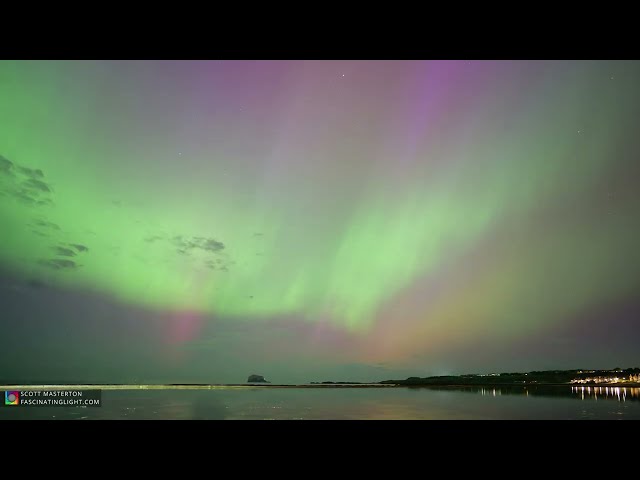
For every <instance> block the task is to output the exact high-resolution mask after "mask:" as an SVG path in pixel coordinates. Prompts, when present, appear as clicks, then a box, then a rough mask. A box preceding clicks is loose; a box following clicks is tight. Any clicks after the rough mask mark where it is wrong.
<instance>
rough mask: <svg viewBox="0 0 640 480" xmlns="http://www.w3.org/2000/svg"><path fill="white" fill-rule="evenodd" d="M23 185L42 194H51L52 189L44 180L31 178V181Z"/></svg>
mask: <svg viewBox="0 0 640 480" xmlns="http://www.w3.org/2000/svg"><path fill="white" fill-rule="evenodd" d="M23 185H25V186H27V187H28V188H30V189H35V190H40V191H41V192H46V193H50V192H51V188H49V185H47V184H46V183H45V182H43V181H42V180H37V179H35V178H30V179H29V180H27V181H25V182H23Z"/></svg>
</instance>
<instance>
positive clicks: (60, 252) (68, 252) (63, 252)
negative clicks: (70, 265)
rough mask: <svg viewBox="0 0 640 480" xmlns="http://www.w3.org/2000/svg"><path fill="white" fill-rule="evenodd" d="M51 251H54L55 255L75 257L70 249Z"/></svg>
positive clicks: (74, 253)
mask: <svg viewBox="0 0 640 480" xmlns="http://www.w3.org/2000/svg"><path fill="white" fill-rule="evenodd" d="M53 249H54V250H55V252H56V254H58V255H62V256H63V257H75V256H76V252H74V251H73V250H71V249H70V248H64V247H53Z"/></svg>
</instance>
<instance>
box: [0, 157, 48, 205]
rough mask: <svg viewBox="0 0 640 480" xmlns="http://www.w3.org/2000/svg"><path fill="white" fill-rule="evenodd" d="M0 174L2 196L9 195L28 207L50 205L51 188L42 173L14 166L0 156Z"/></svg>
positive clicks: (38, 170) (37, 170)
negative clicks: (1, 175)
mask: <svg viewBox="0 0 640 480" xmlns="http://www.w3.org/2000/svg"><path fill="white" fill-rule="evenodd" d="M0 173H3V174H4V175H3V178H4V180H3V182H2V184H0V190H2V193H3V195H9V196H12V197H13V198H15V199H16V200H17V201H19V202H21V203H24V204H25V205H29V206H46V205H52V204H53V201H52V199H51V198H50V196H51V191H52V189H51V186H50V185H49V184H48V183H46V182H45V181H44V180H43V179H44V172H43V171H42V170H40V169H32V168H28V167H24V166H20V165H18V164H14V163H13V162H11V161H10V160H8V159H7V158H5V157H3V156H1V155H0Z"/></svg>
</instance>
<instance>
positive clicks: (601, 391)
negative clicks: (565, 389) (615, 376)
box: [571, 387, 640, 402]
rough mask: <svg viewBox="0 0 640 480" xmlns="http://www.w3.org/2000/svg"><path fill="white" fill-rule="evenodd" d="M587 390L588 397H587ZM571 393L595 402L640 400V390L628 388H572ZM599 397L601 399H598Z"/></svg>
mask: <svg viewBox="0 0 640 480" xmlns="http://www.w3.org/2000/svg"><path fill="white" fill-rule="evenodd" d="M585 390H586V395H585ZM571 392H572V393H573V394H574V395H575V396H579V397H580V398H581V399H582V400H584V399H585V398H587V399H589V398H593V399H594V400H598V398H600V399H603V398H604V399H608V398H610V399H612V400H616V399H617V400H618V401H619V402H626V401H627V399H629V400H640V388H627V387H593V388H591V387H571ZM598 396H599V397H598Z"/></svg>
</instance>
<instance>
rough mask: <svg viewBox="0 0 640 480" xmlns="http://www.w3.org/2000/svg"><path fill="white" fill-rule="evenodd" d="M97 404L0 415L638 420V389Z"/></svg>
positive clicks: (301, 393)
mask: <svg viewBox="0 0 640 480" xmlns="http://www.w3.org/2000/svg"><path fill="white" fill-rule="evenodd" d="M103 402H104V406H103V407H101V408H82V407H80V408H56V407H45V408H26V407H25V408H12V407H5V408H0V420H7V419H55V420H60V419H69V420H102V419H122V420H129V419H131V420H147V419H176V420H181V419H184V420H186V419H190V420H199V419H206V420H222V419H231V420H241V419H242V420H244V419H264V420H267V419H279V420H293V419H304V420H323V419H345V420H348V419H351V420H356V419H357V420H365V419H368V420H374V419H376V420H377V419H379V420H382V419H393V420H402V419H425V420H427V419H443V420H444V419H448V420H452V419H623V418H624V419H640V388H629V387H626V388H625V387H596V386H584V387H583V386H570V385H566V386H529V385H527V386H495V387H494V386H484V387H481V386H464V387H442V386H438V387H399V388H389V387H387V388H366V389H362V388H326V389H309V388H291V389H270V388H257V389H246V390H238V389H224V388H221V389H215V390H188V389H180V390H161V389H155V390H134V391H131V390H129V391H127V390H118V391H104V392H103Z"/></svg>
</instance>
